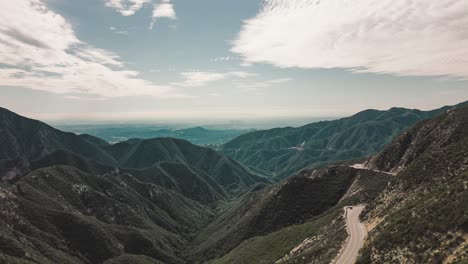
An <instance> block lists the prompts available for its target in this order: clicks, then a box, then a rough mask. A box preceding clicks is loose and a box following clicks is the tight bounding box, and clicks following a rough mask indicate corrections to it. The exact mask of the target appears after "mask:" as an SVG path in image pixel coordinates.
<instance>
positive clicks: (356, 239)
mask: <svg viewBox="0 0 468 264" xmlns="http://www.w3.org/2000/svg"><path fill="white" fill-rule="evenodd" d="M344 210H345V217H346V229H347V231H348V234H349V236H348V238H347V239H346V243H345V245H344V248H343V249H342V250H341V252H340V255H339V256H338V258H337V259H336V261H335V262H334V263H335V264H354V263H355V262H356V258H357V256H358V253H359V250H360V249H361V247H362V245H363V244H364V239H365V238H366V236H367V231H366V227H365V226H364V224H363V223H361V221H360V220H359V215H360V214H361V212H362V210H364V206H347V207H345V208H344Z"/></svg>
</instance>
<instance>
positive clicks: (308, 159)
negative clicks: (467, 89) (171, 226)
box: [220, 102, 468, 179]
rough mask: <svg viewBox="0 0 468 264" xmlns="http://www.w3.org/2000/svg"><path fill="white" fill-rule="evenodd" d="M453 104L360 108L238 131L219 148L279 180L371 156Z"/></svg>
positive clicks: (459, 105)
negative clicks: (428, 108) (283, 125)
mask: <svg viewBox="0 0 468 264" xmlns="http://www.w3.org/2000/svg"><path fill="white" fill-rule="evenodd" d="M466 104H468V102H464V103H461V104H458V105H456V106H446V107H442V108H439V109H435V110H431V111H421V110H415V109H405V108H391V109H389V110H387V111H378V110H365V111H362V112H359V113H357V114H355V115H353V116H351V117H346V118H342V119H338V120H332V121H322V122H317V123H312V124H308V125H305V126H302V127H298V128H293V127H286V128H275V129H271V130H262V131H256V132H251V133H247V134H244V135H241V136H239V137H237V138H235V139H233V140H231V141H230V142H228V143H226V144H224V145H222V146H221V147H220V151H221V152H222V153H224V154H226V155H227V156H230V157H232V158H234V159H236V160H239V161H240V162H242V163H244V164H246V165H248V166H253V167H255V168H256V169H258V170H260V171H262V172H264V173H266V174H270V175H272V176H274V177H277V178H279V179H283V178H286V177H288V176H290V175H292V174H294V173H297V172H298V171H300V170H301V169H303V168H306V167H309V168H314V167H320V166H325V165H327V164H331V163H333V162H336V161H339V160H347V159H353V158H360V157H366V156H371V155H373V154H375V153H377V152H379V151H380V150H382V149H383V148H384V146H385V145H386V144H387V143H389V142H390V141H391V140H392V139H394V138H395V137H396V136H398V135H399V134H400V133H402V132H403V131H404V130H406V129H407V128H409V127H411V126H412V125H414V124H416V123H417V122H419V121H422V120H426V119H428V118H432V117H434V116H437V115H439V114H441V113H444V112H445V111H447V110H448V109H451V108H454V107H455V108H456V107H461V106H463V105H466Z"/></svg>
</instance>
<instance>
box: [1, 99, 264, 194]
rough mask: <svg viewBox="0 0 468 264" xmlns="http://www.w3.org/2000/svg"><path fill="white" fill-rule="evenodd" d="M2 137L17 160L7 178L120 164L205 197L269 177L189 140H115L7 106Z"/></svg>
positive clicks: (5, 156)
mask: <svg viewBox="0 0 468 264" xmlns="http://www.w3.org/2000/svg"><path fill="white" fill-rule="evenodd" d="M0 143H1V144H2V145H1V147H0V160H5V162H3V164H5V165H7V164H10V165H11V164H12V163H13V165H15V166H9V167H8V166H6V167H5V166H3V167H2V168H0V172H2V175H0V178H2V179H7V178H8V179H10V180H13V179H14V178H15V177H19V176H22V175H24V174H25V172H29V171H31V170H34V169H38V168H42V167H48V166H52V165H69V166H73V167H76V168H79V169H80V170H82V171H85V172H88V173H95V174H102V173H104V172H109V171H115V170H116V169H117V168H120V169H122V170H123V171H126V172H128V173H132V174H134V176H135V177H137V178H139V179H140V180H144V181H146V182H150V183H156V184H159V185H160V186H163V187H166V188H169V189H172V190H174V191H178V192H180V193H182V194H183V195H185V196H186V197H189V198H191V199H194V200H197V201H201V202H203V203H211V202H214V201H217V200H219V199H225V198H228V197H230V196H233V195H237V194H238V193H240V192H241V191H242V190H244V189H246V188H248V187H249V186H251V185H253V184H255V183H257V182H269V180H267V179H266V178H264V177H262V176H261V175H259V174H258V173H256V172H254V171H252V170H250V169H248V168H246V167H245V166H243V165H241V164H239V163H238V162H236V161H234V160H232V159H231V158H228V157H225V156H223V155H222V154H219V153H218V152H216V151H214V150H212V149H210V148H205V147H200V146H196V145H193V144H191V143H189V142H188V141H185V140H178V139H171V138H156V139H147V140H140V139H132V140H128V141H125V142H121V143H118V144H115V145H110V144H108V143H107V142H105V141H104V140H101V139H99V138H96V137H93V136H90V135H79V136H78V135H75V134H72V133H65V132H62V131H60V130H57V129H54V128H52V127H50V126H48V125H46V124H44V123H42V122H39V121H36V120H32V119H28V118H25V117H22V116H19V115H17V114H15V113H12V112H10V111H8V110H6V109H3V108H1V109H0ZM8 160H9V161H10V162H9V163H8V162H6V161H8ZM16 165H18V166H16ZM20 165H21V166H20ZM26 165H27V166H26ZM26 167H27V168H26Z"/></svg>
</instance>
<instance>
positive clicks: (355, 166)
mask: <svg viewBox="0 0 468 264" xmlns="http://www.w3.org/2000/svg"><path fill="white" fill-rule="evenodd" d="M350 167H351V168H353V169H356V170H368V171H373V172H380V173H385V174H388V175H392V176H396V173H393V172H388V171H381V170H374V169H369V168H367V166H366V165H364V164H354V165H352V166H350Z"/></svg>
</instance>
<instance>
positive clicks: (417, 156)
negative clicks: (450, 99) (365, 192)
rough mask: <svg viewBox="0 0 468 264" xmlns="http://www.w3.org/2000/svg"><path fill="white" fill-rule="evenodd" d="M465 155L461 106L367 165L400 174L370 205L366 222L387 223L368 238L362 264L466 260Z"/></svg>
mask: <svg viewBox="0 0 468 264" xmlns="http://www.w3.org/2000/svg"><path fill="white" fill-rule="evenodd" d="M408 141H409V142H408ZM402 142H407V143H406V144H402ZM467 150H468V107H465V108H462V109H459V110H454V111H450V112H448V113H447V114H444V115H442V116H440V117H438V118H435V119H433V120H430V121H427V122H424V123H421V124H420V125H418V126H416V127H414V128H413V129H411V130H409V131H408V132H406V133H405V134H403V135H402V136H401V137H400V138H398V139H397V140H395V142H394V143H393V144H392V145H390V146H388V147H387V148H386V150H384V151H383V152H382V154H380V155H378V156H377V157H376V158H374V159H373V160H371V165H372V166H374V167H379V166H381V167H384V168H390V169H392V166H394V167H396V168H399V169H400V171H401V172H400V173H399V174H398V177H397V179H396V180H395V181H394V182H393V184H391V185H390V186H389V187H388V189H387V190H386V192H384V193H383V194H382V195H381V196H380V197H379V199H377V200H376V201H375V202H374V203H372V204H370V206H369V212H368V213H367V216H366V217H367V218H373V217H381V216H383V215H385V222H384V223H383V224H380V225H379V226H378V227H377V228H376V229H375V230H374V231H373V232H372V233H371V235H370V241H369V243H368V244H367V246H366V247H365V248H364V251H363V256H362V258H361V259H360V263H376V262H382V263H400V262H401V261H402V259H404V260H407V261H409V262H414V263H443V262H444V261H445V260H446V259H447V258H449V257H453V261H456V260H459V261H461V260H463V259H465V260H466V259H467V258H468V254H467V253H466V252H467V249H468V247H467V241H466V236H467V233H468V192H467V189H466V188H467V186H466V183H467V181H468V170H467V168H468V151H467ZM391 153H394V155H392V154H391ZM376 256H378V258H376Z"/></svg>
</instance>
